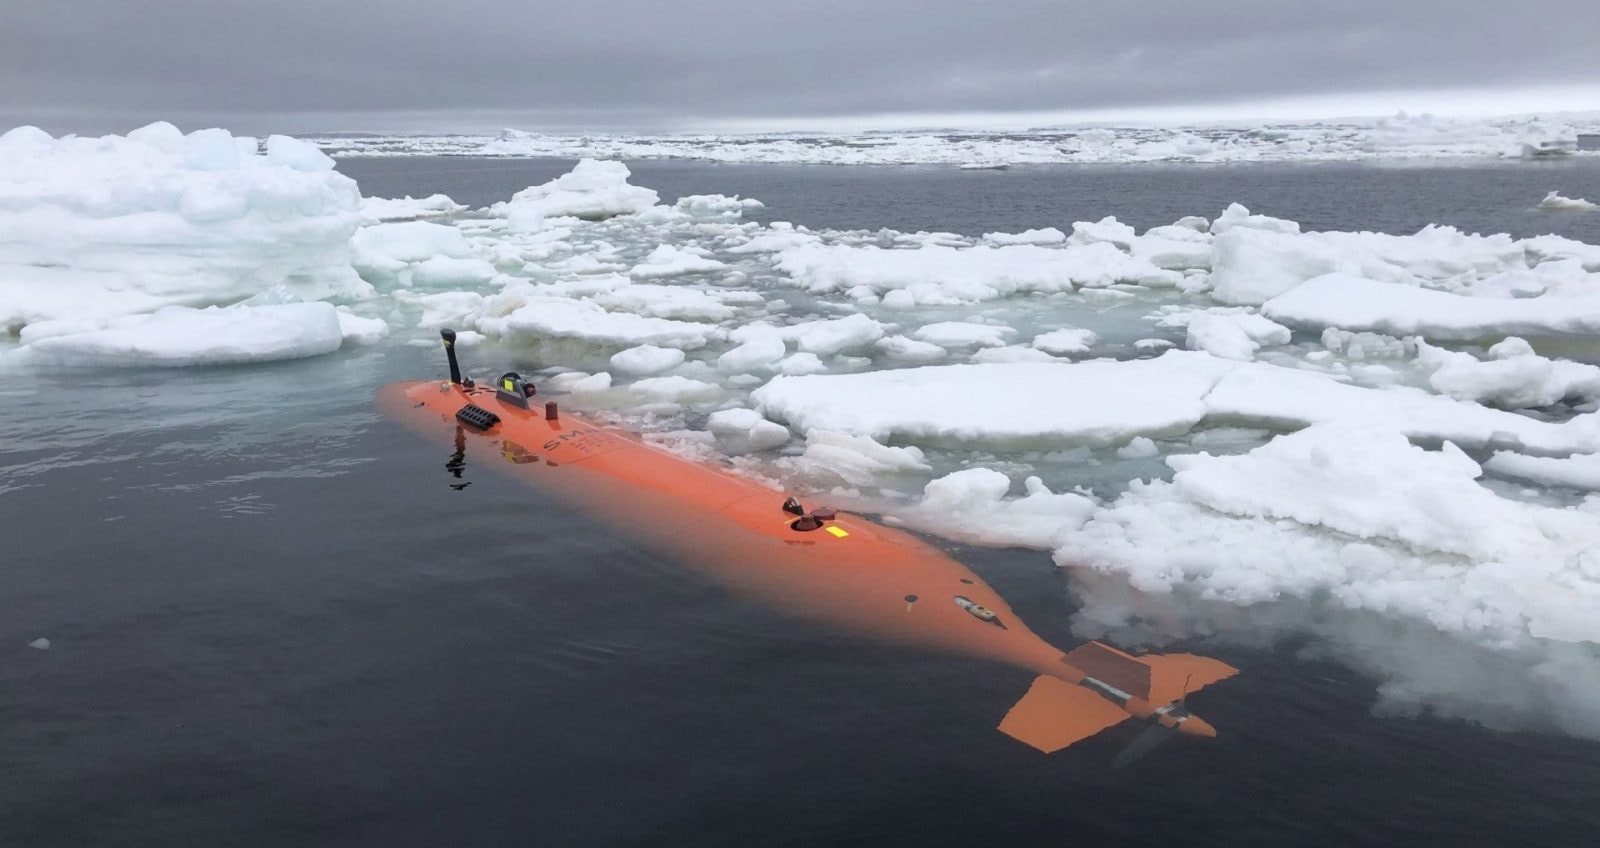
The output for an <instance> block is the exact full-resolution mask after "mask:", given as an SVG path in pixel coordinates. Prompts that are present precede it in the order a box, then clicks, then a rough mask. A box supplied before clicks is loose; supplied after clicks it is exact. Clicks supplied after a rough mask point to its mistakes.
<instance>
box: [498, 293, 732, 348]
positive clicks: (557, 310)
mask: <svg viewBox="0 0 1600 848" xmlns="http://www.w3.org/2000/svg"><path fill="white" fill-rule="evenodd" d="M536 291H537V290H536V289H534V288H533V287H531V286H530V287H526V288H520V289H514V290H508V291H507V292H504V293H502V294H501V295H499V296H498V297H500V298H502V299H503V301H504V302H505V305H506V306H509V307H511V310H510V311H509V313H507V314H491V315H485V316H483V317H481V318H478V319H477V322H476V324H477V329H478V330H481V331H482V332H484V333H487V334H489V335H491V336H502V337H507V338H509V339H511V340H514V341H515V340H529V341H538V340H540V339H572V340H577V341H583V342H588V343H590V344H595V345H600V346H603V347H619V348H621V347H635V346H638V345H643V344H650V345H657V346H659V347H675V348H680V349H684V350H693V349H695V348H701V347H705V346H706V345H707V344H708V343H709V342H710V341H711V340H713V339H717V338H721V335H722V333H721V331H720V330H718V329H717V328H715V327H712V326H709V325H706V324H697V323H691V322H688V321H671V320H667V319H665V318H646V317H643V316H640V315H630V314H627V313H622V312H607V311H606V310H604V309H602V308H600V307H599V306H598V305H596V304H594V303H590V302H588V301H581V300H571V299H569V298H564V297H547V296H542V295H539V294H536V293H534V292H536Z"/></svg>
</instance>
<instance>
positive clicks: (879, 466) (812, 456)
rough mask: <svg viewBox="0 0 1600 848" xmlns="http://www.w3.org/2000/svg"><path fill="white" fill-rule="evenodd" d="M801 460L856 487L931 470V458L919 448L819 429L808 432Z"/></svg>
mask: <svg viewBox="0 0 1600 848" xmlns="http://www.w3.org/2000/svg"><path fill="white" fill-rule="evenodd" d="M801 460H802V462H803V463H804V464H806V465H809V466H812V467H815V468H821V469H825V470H827V471H831V472H833V473H834V474H837V475H838V476H839V477H840V478H842V479H843V480H844V481H845V482H847V483H850V484H851V485H856V486H861V485H867V484H869V483H878V482H881V479H880V478H882V477H884V476H885V475H890V474H913V473H923V472H926V471H929V470H930V467H929V465H928V461H927V457H926V456H924V455H923V453H922V451H921V449H919V448H914V447H904V448H896V447H888V446H885V445H882V444H879V443H878V442H877V441H876V440H875V439H873V438H871V437H870V436H863V435H852V434H849V433H838V432H833V431H830V430H819V429H811V430H807V431H806V451H805V454H804V455H802V457H801Z"/></svg>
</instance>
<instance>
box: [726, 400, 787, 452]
mask: <svg viewBox="0 0 1600 848" xmlns="http://www.w3.org/2000/svg"><path fill="white" fill-rule="evenodd" d="M706 428H707V429H709V430H710V431H711V432H712V434H713V435H715V436H716V437H717V440H718V442H719V443H721V444H722V445H723V448H724V449H725V450H728V451H729V452H731V453H745V452H749V451H763V450H771V449H773V448H777V447H782V446H783V445H784V444H785V443H786V442H788V441H789V428H787V427H784V426H783V425H782V424H774V423H772V422H771V421H768V420H766V419H765V418H762V417H761V414H760V413H758V412H756V411H755V410H753V409H723V410H718V411H717V412H713V413H711V416H710V417H709V418H707V419H706Z"/></svg>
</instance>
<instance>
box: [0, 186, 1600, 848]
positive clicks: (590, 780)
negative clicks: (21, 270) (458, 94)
mask: <svg viewBox="0 0 1600 848" xmlns="http://www.w3.org/2000/svg"><path fill="white" fill-rule="evenodd" d="M569 166H570V163H568V162H558V161H542V160H532V161H512V160H471V159H386V160H350V161H346V162H344V163H342V164H341V168H342V169H343V170H344V171H345V172H346V173H349V174H351V175H352V176H355V177H356V178H357V179H359V180H360V181H361V183H362V187H363V190H364V192H365V193H367V194H375V195H386V196H392V195H399V194H406V193H410V194H413V195H417V194H426V193H429V192H433V191H444V192H447V193H449V194H451V195H452V196H454V197H455V198H456V199H457V200H459V201H462V202H465V203H469V204H473V205H483V204H486V203H490V202H493V201H496V200H501V199H505V198H506V197H508V196H509V195H510V194H511V193H512V192H513V191H515V190H516V189H518V188H521V187H522V186H525V185H528V184H530V183H537V182H541V181H543V180H546V179H549V178H550V177H552V176H555V175H557V174H559V173H561V172H563V171H565V170H566V169H567V168H568V167H569ZM633 167H634V172H635V182H636V183H639V184H641V185H648V186H651V187H653V188H656V189H658V190H660V191H661V192H662V194H663V197H664V198H665V199H671V198H673V197H676V196H678V195H680V194H690V193H708V192H724V193H728V194H733V193H740V194H744V195H747V196H754V197H758V198H761V199H762V200H765V201H766V202H767V203H768V207H767V209H766V210H764V211H763V213H762V217H763V218H764V219H767V220H773V219H777V220H793V221H796V222H798V223H804V224H808V225H813V226H826V227H841V228H842V227H852V228H854V227H861V228H874V229H875V228H877V227H884V226H888V227H894V228H898V229H940V230H952V231H957V232H963V233H980V232H985V231H991V230H1001V229H1004V230H1018V229H1023V228H1026V227H1037V226H1051V225H1054V226H1059V227H1062V228H1066V227H1067V226H1068V225H1069V224H1070V222H1071V221H1072V220H1074V219H1081V218H1098V217H1100V216H1102V215H1106V214H1115V215H1117V216H1118V217H1119V218H1121V219H1122V220H1124V221H1128V222H1130V223H1133V224H1135V225H1136V226H1139V227H1145V226H1150V225H1154V224H1158V223H1167V222H1170V221H1172V220H1174V219H1176V218H1178V217H1180V216H1182V215H1186V214H1205V215H1214V214H1215V213H1216V212H1217V211H1218V210H1220V209H1221V208H1222V207H1223V206H1224V205H1226V203H1227V202H1229V201H1231V200H1240V201H1242V202H1244V203H1246V204H1248V205H1250V206H1251V207H1252V209H1255V210H1256V211H1262V212H1268V213H1272V214H1278V215H1285V216H1288V217H1293V218H1295V219H1297V220H1300V221H1302V222H1303V223H1304V224H1305V225H1306V226H1307V227H1309V228H1341V229H1358V228H1365V229H1383V230H1390V231H1396V232H1404V231H1409V230H1414V229H1416V228H1417V227H1420V226H1422V225H1423V224H1425V223H1429V222H1442V223H1453V224H1457V225H1460V226H1462V227H1463V228H1465V229H1469V230H1483V231H1501V230H1506V231H1510V232H1513V233H1515V234H1518V235H1530V234H1534V233H1537V232H1545V231H1556V232H1562V233H1565V234H1568V235H1571V236H1574V237H1578V238H1584V239H1586V240H1588V241H1591V242H1596V241H1600V216H1594V215H1591V216H1561V217H1557V216H1551V215H1545V214H1540V213H1537V212H1535V211H1533V209H1532V206H1533V204H1534V203H1536V202H1537V201H1538V199H1539V198H1540V197H1541V196H1543V194H1544V192H1545V191H1548V190H1550V189H1552V188H1557V189H1560V190H1561V191H1562V192H1563V193H1565V194H1568V195H1572V196H1578V195H1582V194H1585V193H1587V194H1588V195H1589V196H1591V197H1595V196H1600V163H1597V162H1592V161H1585V162H1570V163H1555V164H1545V163H1519V164H1516V165H1498V164H1497V165H1479V166H1464V165H1452V166H1448V167H1392V168H1386V167H1373V166H1344V165H1314V166H1288V165H1271V166H1255V167H1237V166H1234V167H1218V168H1192V167H1190V168H1163V167H1144V168H1119V167H1092V168H1074V167H1048V168H1015V169H1012V170H1009V171H1005V172H998V173H990V172H961V171H955V170H950V169H935V168H830V167H814V166H813V167H788V166H732V165H708V164H697V163H681V162H646V163H639V164H637V165H634V166H633ZM437 360H438V356H437V353H436V351H434V350H432V349H427V350H419V349H416V348H410V347H404V346H399V345H395V346H390V347H386V348H381V349H367V350H360V351H356V352H353V353H344V354H338V355H335V356H330V357H324V358H321V359H315V360H309V361H305V362H298V363H284V364H279V365H270V366H261V367H254V368H247V369H246V368H237V369H236V368H215V369H195V370H187V371H182V372H164V371H117V372H106V373H76V374H73V375H70V376H68V377H62V376H60V375H57V376H56V377H52V378H48V379H46V378H36V377H19V376H15V375H13V376H8V377H5V378H0V540H3V545H4V547H3V551H4V554H3V556H0V579H3V584H0V585H3V591H0V775H3V779H0V845H4V846H56V845H60V846H87V845H97V846H98V845H104V846H117V845H128V846H150V845H210V846H234V845H238V846H281V845H295V846H303V845H374V846H380V845H381V846H410V845H418V846H422V845H430V846H445V845H473V846H476V845H574V846H631V845H638V846H646V845H648V846H675V845H683V846H697V848H704V846H722V845H726V846H750V845H821V844H838V845H873V846H889V845H907V846H928V845H979V844H1012V845H1062V844H1069V843H1070V844H1084V845H1094V844H1102V843H1105V842H1107V841H1110V840H1115V841H1116V842H1117V843H1118V844H1123V845H1150V846H1173V845H1218V846H1224V845H1226V846H1236V845H1414V844H1440V845H1593V844H1597V842H1600V810H1597V809H1596V807H1595V805H1594V804H1593V803H1592V802H1591V796H1592V794H1593V791H1594V787H1595V786H1597V785H1600V745H1597V744H1595V743H1591V742H1586V741H1577V740H1572V739H1568V738H1562V737H1559V736H1553V735H1541V734H1532V733H1498V732H1491V731H1487V730H1484V729H1481V728H1478V727H1475V726H1472V725H1468V724H1464V723H1459V722H1453V721H1445V720H1438V719H1432V718H1420V719H1413V718H1401V717H1378V716H1374V715H1373V714H1372V713H1371V705H1372V704H1373V702H1374V701H1375V700H1376V694H1375V683H1374V682H1373V681H1371V680H1367V679H1364V678H1362V677H1360V676H1359V675H1357V674H1354V673H1352V672H1350V671H1348V670H1346V669H1344V668H1343V667H1341V666H1338V665H1333V664H1328V663H1321V662H1316V661H1311V660H1305V659H1299V658H1297V656H1296V651H1295V648H1296V646H1294V645H1280V646H1278V647H1276V648H1275V649H1271V650H1267V649H1261V650H1246V649H1239V648H1227V647H1217V646H1212V645H1188V646H1184V645H1179V646H1176V647H1178V648H1183V647H1189V648H1193V649H1196V650H1204V651H1206V652H1209V653H1213V654H1215V655H1218V656H1220V657H1222V658H1223V659H1226V660H1228V661H1229V662H1232V663H1234V664H1235V665H1238V666H1239V667H1240V668H1242V669H1243V670H1244V674H1243V675H1241V676H1240V677H1239V678H1236V679H1235V680H1232V681H1228V682H1227V683H1224V684H1221V685H1218V686H1215V687H1212V688H1210V689H1207V690H1206V691H1204V692H1202V693H1200V694H1198V695H1196V696H1195V697H1194V698H1193V699H1192V700H1193V704H1192V706H1193V707H1194V708H1195V710H1196V711H1197V712H1200V713H1201V714H1202V715H1204V716H1205V717H1206V718H1207V719H1208V720H1210V721H1211V722H1212V723H1213V724H1215V725H1216V726H1218V727H1219V728H1221V730H1222V734H1223V735H1222V738H1221V739H1219V740H1218V741H1217V742H1216V743H1215V744H1211V745H1193V746H1181V745H1174V746H1169V747H1168V748H1166V749H1163V750H1161V751H1159V752H1157V753H1156V754H1153V755H1151V757H1149V758H1147V759H1146V760H1144V761H1141V762H1140V763H1139V764H1138V765H1137V766H1135V767H1134V768H1131V769H1128V770H1126V771H1113V770H1111V769H1109V768H1108V767H1107V762H1108V760H1109V759H1110V758H1111V757H1112V756H1113V755H1114V754H1115V752H1116V750H1117V749H1118V748H1119V747H1120V746H1121V745H1122V744H1124V743H1126V741H1127V740H1128V739H1129V738H1130V737H1131V736H1132V735H1133V734H1134V733H1135V732H1136V728H1132V727H1127V728H1119V729H1117V730H1116V731H1113V732H1110V733H1107V734H1105V735H1104V736H1103V737H1102V738H1097V739H1095V740H1092V741H1090V742H1088V743H1085V744H1084V745H1081V746H1077V747H1074V748H1073V749H1071V750H1069V751H1065V752H1062V753H1060V754H1057V755H1055V756H1053V757H1043V756H1040V755H1038V754H1036V753H1035V752H1033V751H1032V750H1031V749H1027V748H1024V747H1023V746H1021V745H1018V744H1017V743H1015V742H1013V741H1012V740H1010V739H1008V738H1006V737H1004V736H1002V735H1000V734H999V733H997V732H995V731H994V730H993V729H992V728H993V725H994V724H995V722H996V721H997V720H998V719H999V717H1000V716H1001V715H1003V714H1004V712H1005V710H1006V709H1007V708H1009V706H1010V705H1011V703H1012V702H1014V701H1015V700H1016V699H1017V698H1018V697H1020V696H1021V694H1022V693H1023V692H1024V691H1025V690H1026V688H1027V685H1028V683H1029V679H1028V676H1027V675H1026V674H1024V673H1021V672H1015V671H1010V670H1006V669H1001V668H995V667H990V666H987V665H983V664H980V663H976V662H973V661H968V660H964V659H959V658H952V657H946V656H939V655H929V654H923V653H920V652H916V651H911V650H906V649H901V648H892V647H886V646H881V645H875V644H871V643H864V642H859V641H857V640H855V639H852V638H850V637H848V636H845V635H841V634H836V633H832V632H828V631H826V630H823V629H819V628H816V627H813V626H810V625H808V624H806V623H804V622H800V621H794V620H790V619H788V618H785V617H784V616H783V615H781V614H778V613H775V612H773V611H772V610H770V609H767V608H765V607H762V606H760V605H759V604H757V603H754V602H752V601H750V600H747V599H745V598H743V597H739V596H735V595H730V594H728V593H726V592H724V591H723V590H722V589H721V588H719V587H717V586H715V585H713V584H710V583H708V582H705V581H704V580H702V579H701V578H700V577H699V576H697V575H696V574H695V573H693V572H690V571H686V570H684V569H682V568H680V567H678V566H676V565H674V564H673V563H671V562H669V561H667V560H665V559H663V558H660V557H658V556H655V555H654V554H652V553H651V552H649V551H642V550H638V549H635V548H631V547H628V546H626V545H624V544H623V543H621V542H619V541H616V540H614V539H613V537H612V536H611V535H610V534H608V533H607V532H605V531H604V530H603V529H602V528H599V527H597V526H595V525H593V524H592V523H590V522H589V521H588V520H587V519H586V518H584V517H583V516H582V515H578V514H574V513H572V512H570V511H568V510H566V509H565V508H563V507H561V506H558V505H557V504H555V503H553V502H550V501H548V500H546V499H545V498H543V497H542V496H541V495H540V493H538V492H536V491H533V490H530V489H528V488H525V487H523V486H521V485H519V484H517V483H516V482H515V481H513V480H510V479H506V478H502V477H500V476H499V475H496V474H491V473H487V472H486V471H484V472H483V473H479V466H478V465H477V464H476V463H475V460H474V457H472V456H470V455H469V457H468V463H469V465H468V470H467V473H466V478H467V479H469V480H470V481H471V483H472V485H471V486H470V487H468V488H466V489H465V490H462V491H455V490H453V489H451V488H450V486H449V484H450V483H452V482H455V481H454V480H453V478H451V477H449V475H448V474H447V472H446V470H445V467H444V466H445V463H446V461H447V459H448V458H449V449H448V446H446V445H437V444H429V443H426V442H423V441H421V440H419V439H417V438H416V437H414V436H412V435H411V434H410V433H408V432H406V431H402V430H401V429H399V428H398V427H396V426H393V425H391V424H389V423H388V422H386V421H384V420H383V419H382V418H380V417H379V416H378V415H377V413H376V411H375V410H374V408H373V405H372V402H371V396H372V392H373V391H374V390H375V389H376V388H377V387H378V386H379V385H381V384H383V383H384V382H387V381H389V380H393V379H400V378H414V377H417V376H421V375H434V374H439V373H442V371H441V369H442V363H440V362H439V361H437ZM493 366H494V363H483V364H482V367H480V368H478V369H477V370H479V371H484V370H492V369H493ZM951 550H952V552H953V554H954V555H955V556H956V557H957V558H958V559H960V560H961V561H963V562H965V563H967V564H968V565H970V566H971V567H972V568H973V569H974V570H976V571H978V572H979V573H980V574H981V575H982V576H983V577H984V578H985V579H987V580H988V581H990V582H991V583H992V584H993V585H994V586H995V587H996V588H997V589H998V590H999V591H1000V592H1001V593H1002V594H1004V595H1005V596H1006V597H1007V598H1008V599H1009V600H1010V601H1011V603H1012V604H1013V606H1014V607H1015V608H1016V610H1017V612H1018V613H1019V614H1020V615H1021V616H1022V617H1023V618H1025V619H1026V620H1028V621H1029V622H1030V623H1031V624H1032V626H1033V627H1034V628H1035V629H1036V630H1037V631H1039V632H1040V634H1041V635H1043V636H1044V637H1045V638H1047V639H1050V640H1052V641H1054V642H1056V643H1057V644H1062V645H1070V644H1072V643H1073V642H1074V641H1075V639H1074V637H1073V636H1072V634H1071V632H1070V617H1071V614H1072V612H1073V610H1074V608H1075V605H1076V601H1075V599H1074V596H1073V593H1072V591H1071V586H1070V584H1069V583H1068V582H1067V578H1065V577H1064V576H1063V575H1062V574H1060V573H1059V572H1058V571H1057V569H1055V568H1054V567H1053V566H1052V565H1051V564H1050V562H1049V559H1048V557H1046V556H1045V555H1043V554H1037V553H1028V552H1010V551H993V550H980V549H971V548H951ZM39 636H45V637H48V638H50V639H51V641H52V643H53V644H52V647H51V648H50V650H48V651H39V650H33V649H31V648H29V647H28V646H27V643H28V641H29V640H31V639H34V638H36V637H39Z"/></svg>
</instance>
